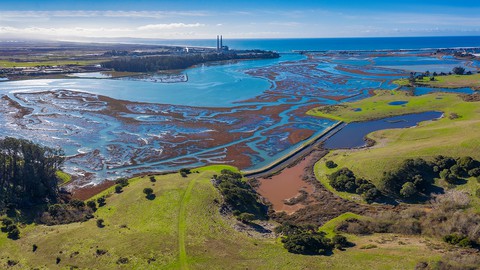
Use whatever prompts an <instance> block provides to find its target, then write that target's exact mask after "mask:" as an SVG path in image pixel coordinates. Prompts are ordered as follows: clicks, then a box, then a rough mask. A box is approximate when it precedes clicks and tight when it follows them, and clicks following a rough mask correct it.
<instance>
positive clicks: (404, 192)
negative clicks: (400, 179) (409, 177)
mask: <svg viewBox="0 0 480 270" xmlns="http://www.w3.org/2000/svg"><path fill="white" fill-rule="evenodd" d="M416 193H417V189H416V188H415V184H414V183H412V182H406V183H405V184H403V186H402V189H401V190H400V195H401V196H402V197H405V198H409V197H412V196H413V195H415V194H416Z"/></svg>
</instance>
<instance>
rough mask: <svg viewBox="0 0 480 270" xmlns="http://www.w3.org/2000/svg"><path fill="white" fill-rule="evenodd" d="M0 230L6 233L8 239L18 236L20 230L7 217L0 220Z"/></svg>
mask: <svg viewBox="0 0 480 270" xmlns="http://www.w3.org/2000/svg"><path fill="white" fill-rule="evenodd" d="M2 232H5V233H7V237H8V238H10V239H14V240H15V239H18V238H20V230H19V229H18V227H17V225H16V224H15V223H14V222H13V220H12V219H10V218H8V217H7V218H4V219H3V220H2Z"/></svg>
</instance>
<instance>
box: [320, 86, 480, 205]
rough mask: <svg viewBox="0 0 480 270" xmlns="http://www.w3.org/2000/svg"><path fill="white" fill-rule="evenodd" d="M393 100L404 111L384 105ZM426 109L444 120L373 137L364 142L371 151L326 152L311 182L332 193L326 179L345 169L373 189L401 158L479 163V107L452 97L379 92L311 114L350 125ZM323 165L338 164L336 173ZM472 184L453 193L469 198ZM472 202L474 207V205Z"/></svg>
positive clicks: (377, 133)
mask: <svg viewBox="0 0 480 270" xmlns="http://www.w3.org/2000/svg"><path fill="white" fill-rule="evenodd" d="M399 100H403V101H408V103H407V104H405V106H392V105H388V103H389V102H392V101H399ZM354 108H360V109H361V111H357V112H355V111H354V110H353V109H354ZM430 110H437V111H442V112H444V117H443V118H442V119H440V120H437V121H428V122H423V123H420V124H419V125H418V126H417V127H415V128H407V129H390V130H381V131H377V132H373V133H371V134H369V135H368V137H369V138H371V139H373V140H375V141H376V143H377V144H376V145H375V146H374V147H371V148H365V149H355V150H336V151H332V152H330V153H329V154H328V155H327V156H326V157H325V158H324V159H322V160H321V161H320V162H319V163H317V165H316V170H315V171H316V175H317V177H318V178H319V179H320V181H321V182H322V183H323V184H324V185H325V186H327V188H329V189H330V190H332V191H333V188H331V187H330V186H329V185H328V181H327V180H326V175H328V174H331V173H332V172H333V171H335V170H337V169H338V168H341V167H348V168H350V169H351V170H352V171H353V172H354V173H355V174H356V175H357V176H359V177H364V178H366V179H370V180H372V181H373V182H374V183H375V184H378V183H379V180H380V178H381V177H382V174H383V172H384V171H390V170H393V169H395V168H396V167H397V166H398V165H399V164H400V163H401V162H402V161H403V160H405V159H407V158H415V157H421V158H424V159H427V160H430V159H432V158H433V157H434V156H436V155H444V156H452V157H461V156H471V157H473V158H475V159H477V160H478V159H480V136H479V134H480V102H465V101H463V100H462V99H461V98H460V97H458V96H457V95H455V94H446V93H437V94H429V95H424V96H418V97H416V96H407V95H405V94H404V93H402V92H394V93H387V92H384V91H379V92H377V95H376V96H373V97H371V98H368V99H364V100H361V101H358V102H354V103H347V104H345V105H344V106H337V107H335V108H333V109H332V110H325V109H322V108H319V109H317V110H313V111H311V113H312V114H314V115H318V116H322V117H328V118H333V119H338V120H342V121H346V122H351V121H361V120H366V119H371V118H382V117H387V116H392V115H399V114H405V113H415V112H422V111H430ZM327 111H328V112H327ZM325 160H333V161H334V162H335V163H337V164H338V168H336V169H328V168H327V167H326V166H325V164H324V162H325ZM470 180H471V181H472V183H470ZM475 182H476V181H475V180H474V179H473V178H472V179H469V183H470V184H468V185H463V186H459V187H458V188H460V189H467V190H468V191H469V192H470V193H472V194H474V193H475V190H476V188H478V187H479V185H478V184H477V183H475ZM339 195H341V196H342V197H344V198H349V199H359V200H360V198H359V197H358V196H356V195H351V194H349V193H339ZM475 200H477V199H475ZM478 203H479V205H480V202H478Z"/></svg>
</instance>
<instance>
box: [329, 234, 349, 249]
mask: <svg viewBox="0 0 480 270" xmlns="http://www.w3.org/2000/svg"><path fill="white" fill-rule="evenodd" d="M332 244H333V245H334V246H335V248H336V249H342V248H345V247H347V246H348V245H349V244H350V243H349V242H348V240H347V238H346V237H345V236H343V235H341V234H336V235H335V236H334V237H333V238H332Z"/></svg>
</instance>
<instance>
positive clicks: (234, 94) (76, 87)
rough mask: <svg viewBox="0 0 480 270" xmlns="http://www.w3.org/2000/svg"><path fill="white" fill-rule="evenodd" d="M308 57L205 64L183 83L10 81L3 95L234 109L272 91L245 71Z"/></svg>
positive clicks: (0, 86)
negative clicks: (57, 94)
mask: <svg viewBox="0 0 480 270" xmlns="http://www.w3.org/2000/svg"><path fill="white" fill-rule="evenodd" d="M304 58H305V57H304V56H302V55H299V54H284V55H282V57H281V58H279V59H268V60H249V61H237V62H224V63H221V64H218V63H217V64H203V65H199V66H198V67H194V68H190V69H188V70H186V71H185V74H186V75H187V76H188V81H187V82H179V83H155V82H151V81H141V80H140V81H139V80H135V81H134V80H115V79H108V78H97V79H94V78H72V79H39V80H28V81H8V82H2V83H1V84H0V93H2V92H3V93H5V92H9V93H18V92H42V91H51V90H59V89H62V90H65V89H68V90H72V91H81V92H87V93H92V94H98V95H104V96H108V97H111V98H115V99H119V100H127V101H135V102H151V103H161V104H173V105H185V106H200V107H230V106H235V105H236V104H235V102H237V101H242V100H245V99H249V98H253V97H255V96H257V95H260V94H261V93H263V92H264V91H266V90H268V89H269V88H270V85H271V84H270V82H269V81H268V80H265V79H262V78H256V77H252V76H249V75H247V74H245V73H243V72H242V71H244V70H248V69H253V68H261V67H264V66H269V65H274V64H277V63H280V62H285V61H298V60H300V59H304ZM81 76H87V75H81Z"/></svg>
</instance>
